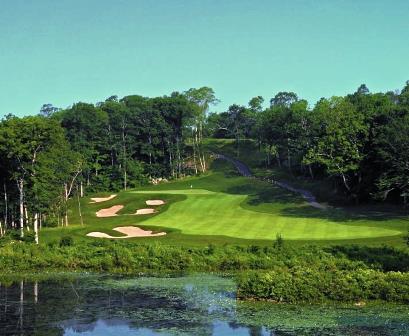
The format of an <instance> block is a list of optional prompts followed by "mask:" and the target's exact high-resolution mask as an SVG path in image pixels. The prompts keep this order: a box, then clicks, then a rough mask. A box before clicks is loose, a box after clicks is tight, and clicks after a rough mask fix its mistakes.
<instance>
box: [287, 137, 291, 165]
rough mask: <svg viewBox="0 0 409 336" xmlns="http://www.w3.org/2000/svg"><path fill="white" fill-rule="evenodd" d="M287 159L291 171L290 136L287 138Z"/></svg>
mask: <svg viewBox="0 0 409 336" xmlns="http://www.w3.org/2000/svg"><path fill="white" fill-rule="evenodd" d="M287 160H288V169H289V170H290V172H291V154H290V138H288V139H287Z"/></svg>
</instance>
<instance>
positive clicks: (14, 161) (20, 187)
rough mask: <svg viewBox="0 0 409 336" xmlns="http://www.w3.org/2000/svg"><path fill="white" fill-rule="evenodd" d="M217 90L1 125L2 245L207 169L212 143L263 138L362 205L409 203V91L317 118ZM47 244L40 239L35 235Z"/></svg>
mask: <svg viewBox="0 0 409 336" xmlns="http://www.w3.org/2000/svg"><path fill="white" fill-rule="evenodd" d="M217 102H218V100H217V98H216V97H215V93H214V91H213V90H212V89H211V88H209V87H202V88H199V89H190V90H187V91H185V92H181V93H180V92H174V93H172V94H171V95H169V96H163V97H155V98H147V97H142V96H138V95H131V96H126V97H123V98H121V99H119V98H118V97H117V96H111V97H109V98H108V99H106V100H105V101H103V102H99V103H97V104H88V103H82V102H80V103H76V104H73V105H72V106H71V107H69V108H66V109H58V108H55V107H53V106H52V105H51V104H45V105H44V106H43V107H42V108H41V111H40V113H39V114H38V115H35V116H26V117H22V118H19V117H16V116H14V115H8V116H6V117H5V118H3V120H1V122H0V158H1V161H0V183H1V189H2V194H3V197H2V198H1V201H0V216H1V219H0V235H2V234H4V232H5V231H6V230H8V229H10V228H11V229H14V230H19V235H20V236H21V237H23V236H24V235H28V236H29V235H32V232H34V233H37V232H38V230H39V229H40V228H41V227H42V226H44V225H47V226H57V225H58V226H67V225H68V224H69V222H68V215H67V211H68V209H67V202H68V200H69V199H70V198H71V199H72V198H75V199H77V201H78V211H79V212H80V213H81V209H80V198H81V197H83V195H84V193H86V192H98V191H108V190H110V191H112V190H120V189H125V190H126V189H128V188H134V187H136V186H138V185H141V184H144V183H148V182H155V181H156V180H157V179H160V178H179V177H182V176H184V175H191V174H198V173H201V172H205V171H206V170H207V161H208V160H207V158H206V155H205V150H204V146H203V139H204V137H209V136H210V137H216V138H219V137H225V138H234V139H236V148H237V155H238V156H239V155H240V141H241V139H243V138H246V139H253V140H254V141H255V142H256V143H257V144H258V147H259V150H260V151H262V152H263V155H264V156H265V166H267V167H273V166H277V167H280V168H283V169H286V170H288V171H289V172H291V173H292V174H293V175H297V176H298V175H299V176H303V177H305V178H310V179H315V180H322V179H329V180H332V181H333V182H334V183H335V185H336V187H337V188H338V189H339V191H340V192H341V193H343V194H345V195H346V196H347V197H348V198H349V199H351V200H353V201H354V202H362V201H368V200H372V199H375V200H378V201H391V202H395V203H406V201H407V198H408V196H409V146H408V145H409V81H408V82H407V83H406V85H405V86H404V87H403V89H402V90H399V91H395V92H392V91H389V92H386V93H371V92H370V91H369V90H368V89H367V87H366V86H365V85H361V86H360V87H359V88H358V90H357V91H356V92H354V93H352V94H348V95H346V96H344V97H332V98H328V99H327V98H322V99H320V100H319V101H318V102H317V103H316V104H315V105H314V106H313V107H311V106H310V105H309V104H308V102H307V101H306V100H304V99H300V98H299V97H298V96H297V94H296V93H294V92H279V93H277V94H276V95H275V96H274V97H273V98H271V99H270V104H269V107H267V108H264V99H263V97H261V96H257V97H254V98H252V99H251V100H250V101H249V103H248V105H247V106H242V105H238V104H233V105H231V106H230V107H229V108H228V110H227V111H225V112H222V113H210V114H209V113H208V112H209V108H210V106H211V105H215V104H217ZM34 238H35V239H37V240H38V235H37V234H34Z"/></svg>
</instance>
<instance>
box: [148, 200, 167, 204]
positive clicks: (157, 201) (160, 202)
mask: <svg viewBox="0 0 409 336" xmlns="http://www.w3.org/2000/svg"><path fill="white" fill-rule="evenodd" d="M163 204H165V201H162V200H147V201H146V205H163Z"/></svg>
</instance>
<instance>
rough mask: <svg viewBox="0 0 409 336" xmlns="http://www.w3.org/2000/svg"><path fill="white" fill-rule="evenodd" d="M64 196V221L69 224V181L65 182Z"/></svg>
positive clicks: (66, 224)
mask: <svg viewBox="0 0 409 336" xmlns="http://www.w3.org/2000/svg"><path fill="white" fill-rule="evenodd" d="M64 196H65V209H64V210H65V214H64V221H65V226H68V204H67V203H68V186H67V183H65V184H64ZM63 226H64V225H63Z"/></svg>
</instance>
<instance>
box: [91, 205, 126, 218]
mask: <svg viewBox="0 0 409 336" xmlns="http://www.w3.org/2000/svg"><path fill="white" fill-rule="evenodd" d="M123 207H124V206H123V205H114V206H111V207H110V208H107V209H101V210H99V211H97V212H96V213H95V214H96V215H97V217H113V216H118V214H117V212H118V211H119V210H121V209H122V208H123Z"/></svg>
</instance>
